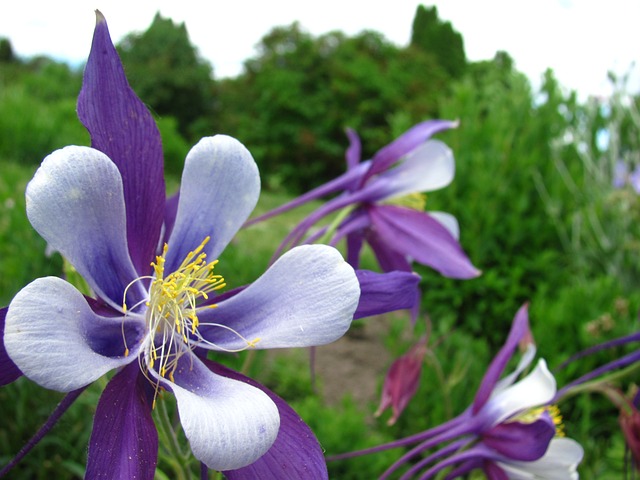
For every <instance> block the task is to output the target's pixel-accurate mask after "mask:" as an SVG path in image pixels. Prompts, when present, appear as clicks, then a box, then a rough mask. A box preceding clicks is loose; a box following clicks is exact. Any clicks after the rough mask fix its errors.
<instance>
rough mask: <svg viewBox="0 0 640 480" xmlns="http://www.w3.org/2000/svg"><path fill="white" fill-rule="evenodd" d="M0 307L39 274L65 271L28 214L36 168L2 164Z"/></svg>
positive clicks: (0, 181) (0, 189)
mask: <svg viewBox="0 0 640 480" xmlns="http://www.w3.org/2000/svg"><path fill="white" fill-rule="evenodd" d="M0 168H2V175H1V176H0V306H3V305H7V304H8V303H9V301H10V300H11V298H13V296H14V295H15V294H16V293H18V290H20V288H22V287H23V286H24V285H26V284H27V283H29V282H31V281H32V280H34V279H36V278H37V277H41V276H46V275H56V274H59V273H60V272H61V269H62V262H61V261H60V258H59V257H57V256H54V257H48V256H47V255H46V254H45V249H46V243H45V241H44V240H43V239H42V238H40V236H39V235H38V234H37V233H36V232H35V231H34V230H33V228H32V227H31V224H30V223H29V221H28V220H27V217H26V215H25V198H24V191H25V188H26V186H27V181H28V179H30V178H31V176H32V175H33V173H34V172H35V167H29V166H21V165H18V164H13V163H0Z"/></svg>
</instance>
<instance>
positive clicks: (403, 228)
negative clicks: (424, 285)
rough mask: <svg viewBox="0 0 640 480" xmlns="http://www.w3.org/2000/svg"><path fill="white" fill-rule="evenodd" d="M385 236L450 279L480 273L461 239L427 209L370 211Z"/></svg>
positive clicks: (379, 207) (395, 246)
mask: <svg viewBox="0 0 640 480" xmlns="http://www.w3.org/2000/svg"><path fill="white" fill-rule="evenodd" d="M369 215H370V216H371V222H372V224H373V227H374V228H375V229H376V231H377V232H378V234H379V235H380V237H381V239H383V240H384V241H385V243H387V244H388V245H391V246H393V249H394V250H396V251H398V252H402V253H403V254H404V255H407V256H409V257H411V258H413V259H414V260H415V261H416V262H418V263H421V264H423V265H427V266H429V267H431V268H433V269H435V270H437V271H438V272H440V273H441V274H442V275H444V276H446V277H450V278H460V279H468V278H474V277H477V276H478V275H479V274H480V272H479V270H478V269H477V268H475V267H474V266H473V264H472V263H471V262H470V261H469V258H468V257H467V255H466V254H465V253H464V251H463V250H462V248H461V247H460V244H459V243H458V241H457V240H456V239H455V238H454V237H453V235H451V233H450V232H449V230H447V229H446V228H445V227H444V226H443V225H442V224H441V223H440V222H438V221H437V220H435V219H434V218H433V217H431V216H429V214H427V213H425V212H420V211H418V210H412V209H410V208H405V207H399V206H395V205H377V206H376V207H375V208H371V209H370V210H369Z"/></svg>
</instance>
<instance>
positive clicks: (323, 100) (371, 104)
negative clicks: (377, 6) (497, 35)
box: [216, 23, 446, 191]
mask: <svg viewBox="0 0 640 480" xmlns="http://www.w3.org/2000/svg"><path fill="white" fill-rule="evenodd" d="M245 68H246V71H245V73H244V74H242V75H241V76H239V77H238V78H236V79H228V80H225V81H223V82H221V83H220V85H219V100H220V101H219V104H218V105H219V107H220V111H219V112H218V113H217V114H216V118H217V119H218V120H219V121H220V125H219V127H218V128H219V129H220V131H226V132H228V133H230V134H231V135H234V136H236V137H238V138H240V139H241V140H242V141H243V142H245V143H246V144H247V145H248V146H249V148H250V149H251V151H252V153H253V154H254V156H255V157H256V160H257V161H258V163H259V164H260V167H261V171H262V172H263V174H264V175H265V177H266V179H267V185H269V186H272V187H276V186H278V185H286V187H287V189H289V190H291V191H301V190H306V189H309V188H311V187H313V186H316V185H318V184H319V183H321V182H323V181H326V180H329V179H331V178H333V177H335V176H337V175H339V174H341V173H342V172H343V171H344V168H345V164H344V151H345V149H346V146H347V140H346V136H345V134H344V129H345V128H346V127H352V128H355V129H356V130H358V131H359V133H361V135H362V140H363V153H364V156H365V157H366V156H368V155H371V154H373V153H374V152H375V151H376V150H377V149H378V148H380V147H382V146H383V145H384V144H386V143H388V142H389V141H390V140H391V139H392V131H391V130H392V129H391V128H390V123H392V122H393V121H394V117H395V116H396V114H398V113H399V112H402V114H403V115H404V116H406V117H408V119H407V122H408V123H409V122H417V121H420V120H424V119H425V118H427V117H430V116H435V115H436V113H437V102H438V100H437V96H438V95H439V94H440V92H441V91H442V90H443V86H444V84H445V79H446V75H445V74H444V72H443V71H442V69H441V68H440V67H439V66H438V64H437V62H436V61H435V58H434V57H433V56H432V55H431V54H429V53H427V52H421V51H417V50H413V49H410V50H408V49H401V48H399V47H397V46H395V45H393V44H391V43H390V42H389V41H387V40H386V39H385V38H384V37H383V36H382V35H381V34H379V33H377V32H373V31H365V32H362V33H360V34H358V35H356V36H354V37H348V36H346V35H345V34H344V33H342V32H330V33H327V34H325V35H322V36H320V37H318V38H314V37H312V36H311V35H310V34H308V33H307V32H305V31H304V30H303V29H302V28H301V27H300V25H299V24H297V23H294V24H292V25H291V26H289V27H278V28H276V29H274V30H272V31H271V32H270V33H269V34H268V35H266V36H265V37H264V38H263V39H262V41H261V42H260V44H259V46H258V54H257V55H256V57H254V58H252V59H250V60H248V61H247V62H246V64H245Z"/></svg>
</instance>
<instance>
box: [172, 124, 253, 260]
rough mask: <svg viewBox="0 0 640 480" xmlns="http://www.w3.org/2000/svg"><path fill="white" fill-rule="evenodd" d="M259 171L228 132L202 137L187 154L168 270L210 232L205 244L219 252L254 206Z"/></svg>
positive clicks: (209, 251) (213, 255)
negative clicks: (208, 240) (209, 239)
mask: <svg viewBox="0 0 640 480" xmlns="http://www.w3.org/2000/svg"><path fill="white" fill-rule="evenodd" d="M259 195H260V175H259V174H258V167H257V166H256V162H255V161H254V160H253V157H252V156H251V153H249V150H247V149H246V148H245V147H244V145H242V144H241V143H240V142H239V141H237V140H236V139H234V138H231V137H228V136H226V135H216V136H215V137H206V138H203V139H202V140H200V141H199V142H198V143H197V144H196V145H195V146H194V147H193V148H192V149H191V151H190V152H189V154H188V155H187V158H186V161H185V165H184V171H183V173H182V183H181V186H180V199H179V202H178V212H177V214H176V221H175V225H174V227H173V231H172V233H171V237H170V239H169V242H168V244H169V252H168V253H167V256H168V258H167V264H166V268H167V271H173V270H174V269H175V268H177V266H178V265H180V263H181V262H182V260H184V258H185V257H186V255H187V254H188V253H189V251H191V250H193V249H195V248H196V247H197V246H198V245H200V243H201V242H202V241H203V240H204V239H205V237H207V236H210V237H211V241H210V242H209V244H208V245H207V247H206V248H205V250H204V251H205V252H206V253H207V255H208V256H209V259H210V260H213V259H215V258H217V257H218V256H219V255H220V253H221V252H222V251H223V250H224V248H225V247H226V246H227V244H228V243H229V242H230V241H231V239H232V238H233V236H234V235H235V234H236V232H237V231H238V230H239V229H240V227H241V226H242V224H243V223H244V222H245V220H246V219H247V218H249V215H250V214H251V212H252V211H253V209H254V207H255V206H256V203H257V201H258V197H259Z"/></svg>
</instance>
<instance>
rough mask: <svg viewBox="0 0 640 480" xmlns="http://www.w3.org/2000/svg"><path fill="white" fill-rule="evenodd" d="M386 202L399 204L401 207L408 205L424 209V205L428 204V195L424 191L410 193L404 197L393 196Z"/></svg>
mask: <svg viewBox="0 0 640 480" xmlns="http://www.w3.org/2000/svg"><path fill="white" fill-rule="evenodd" d="M385 203H387V204H389V205H398V206H400V207H407V208H410V209H412V210H418V211H419V212H423V211H424V207H425V206H426V205H427V196H426V195H425V194H424V193H417V192H416V193H410V194H408V195H404V196H402V197H396V198H391V199H389V200H387V201H386V202H385Z"/></svg>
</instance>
